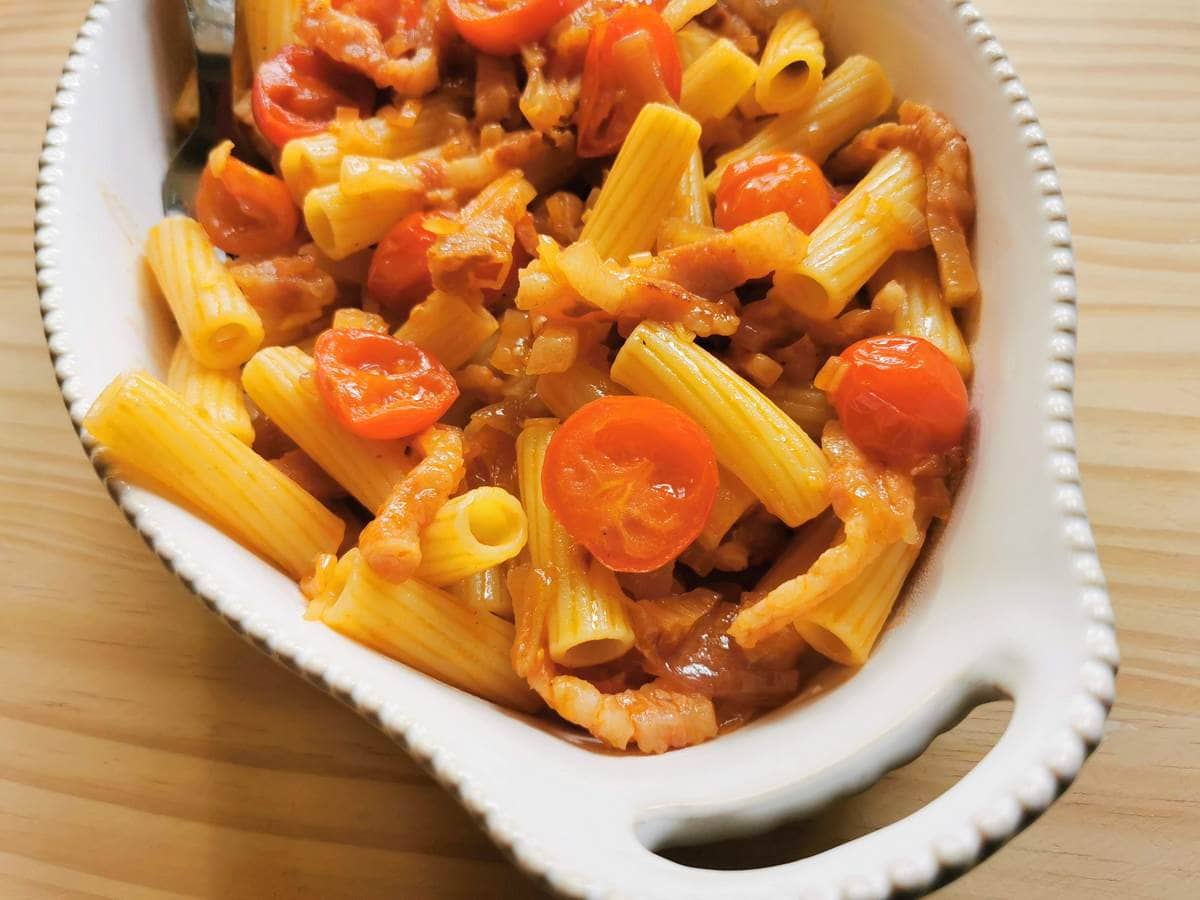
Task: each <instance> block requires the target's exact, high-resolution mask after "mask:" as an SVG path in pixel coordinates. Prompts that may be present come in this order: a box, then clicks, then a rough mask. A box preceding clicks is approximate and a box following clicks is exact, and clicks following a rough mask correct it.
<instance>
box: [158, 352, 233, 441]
mask: <svg viewBox="0 0 1200 900" xmlns="http://www.w3.org/2000/svg"><path fill="white" fill-rule="evenodd" d="M240 375H241V373H240V372H239V371H238V370H237V369H236V368H233V369H209V368H206V367H205V366H202V365H200V363H198V362H197V361H196V358H195V357H194V356H192V353H191V351H190V350H188V348H187V342H186V341H184V340H183V339H182V338H181V339H180V341H179V343H178V344H176V345H175V353H174V354H173V355H172V356H171V365H170V366H169V367H168V369H167V387H169V388H170V389H171V390H173V391H175V392H176V393H177V394H179V396H180V397H182V398H183V402H184V403H186V404H187V405H188V406H190V407H192V408H193V409H194V410H196V411H197V412H198V413H200V415H202V416H204V418H206V419H208V421H210V422H212V423H213V424H214V425H216V426H217V427H218V428H220V429H221V430H222V431H228V432H229V433H230V434H232V435H233V436H234V437H235V438H237V439H238V440H239V441H241V442H242V443H243V444H253V443H254V425H253V423H251V421H250V413H249V411H248V410H247V409H246V397H245V394H244V393H243V392H242V382H241V379H240V377H239V376H240Z"/></svg>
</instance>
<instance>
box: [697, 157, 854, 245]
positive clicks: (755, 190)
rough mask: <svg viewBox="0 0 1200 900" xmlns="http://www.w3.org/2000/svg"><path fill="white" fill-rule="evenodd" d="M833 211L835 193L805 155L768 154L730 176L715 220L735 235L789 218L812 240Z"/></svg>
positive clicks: (724, 177)
mask: <svg viewBox="0 0 1200 900" xmlns="http://www.w3.org/2000/svg"><path fill="white" fill-rule="evenodd" d="M833 206H834V199H833V188H831V187H830V186H829V182H828V181H826V180H825V175H824V174H823V173H822V172H821V167H820V166H818V165H817V164H816V163H815V162H813V161H812V160H811V159H809V158H808V157H807V156H801V155H800V154H799V153H767V154H764V155H762V156H753V157H751V158H750V159H744V160H742V161H741V162H736V163H734V164H733V165H731V166H729V168H727V169H726V170H725V174H724V175H722V176H721V184H720V186H719V187H718V188H717V209H716V214H715V216H714V219H715V221H716V223H717V227H718V228H724V229H725V230H726V231H730V230H732V229H734V228H737V227H738V226H739V225H745V224H746V223H747V222H753V221H754V220H755V219H761V218H762V217H763V216H769V215H771V213H777V212H785V213H787V214H788V218H789V219H791V220H792V224H793V225H795V226H796V227H797V228H799V229H800V230H801V231H804V232H807V233H810V234H811V233H812V230H813V229H814V228H816V227H817V226H818V225H820V224H821V220H822V219H824V218H825V217H826V216H827V215H829V212H830V210H832V209H833Z"/></svg>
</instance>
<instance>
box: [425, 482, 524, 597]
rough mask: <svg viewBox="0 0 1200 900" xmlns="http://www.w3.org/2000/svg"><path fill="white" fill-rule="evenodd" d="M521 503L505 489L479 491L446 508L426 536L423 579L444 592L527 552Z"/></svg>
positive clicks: (426, 529) (444, 507)
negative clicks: (445, 587) (446, 587)
mask: <svg viewBox="0 0 1200 900" xmlns="http://www.w3.org/2000/svg"><path fill="white" fill-rule="evenodd" d="M527 534H528V531H527V529H526V527H525V510H524V509H522V508H521V502H520V501H519V500H517V498H516V497H514V496H513V495H512V494H510V493H509V492H508V491H506V490H504V488H500V487H495V486H489V487H477V488H474V489H472V490H469V491H467V492H466V493H465V494H462V495H461V496H458V497H453V498H451V499H450V500H447V501H446V502H445V503H444V504H442V507H441V509H439V510H438V511H437V514H436V515H435V516H434V517H433V521H432V522H430V523H429V524H428V525H426V526H425V529H424V531H422V532H421V565H420V567H419V568H418V569H417V576H416V577H417V578H420V579H421V580H422V581H426V582H428V583H429V584H432V585H437V586H438V587H444V586H446V585H450V584H453V583H454V582H456V581H461V580H462V579H464V578H467V577H469V576H471V575H474V574H475V573H477V572H482V571H483V570H484V569H488V568H492V567H493V566H498V565H499V564H500V563H502V562H507V561H508V560H510V559H512V558H513V557H514V556H516V555H517V554H518V553H520V552H521V551H522V550H523V549H524V547H525V539H526V536H527Z"/></svg>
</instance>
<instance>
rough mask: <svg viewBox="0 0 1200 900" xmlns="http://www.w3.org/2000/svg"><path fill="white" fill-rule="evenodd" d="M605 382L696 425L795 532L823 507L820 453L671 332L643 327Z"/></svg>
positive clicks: (750, 390)
mask: <svg viewBox="0 0 1200 900" xmlns="http://www.w3.org/2000/svg"><path fill="white" fill-rule="evenodd" d="M612 377H613V378H614V379H615V380H616V381H617V382H618V383H619V384H621V385H623V386H624V387H626V388H628V389H629V390H631V391H633V392H634V393H635V394H643V395H646V396H651V397H657V398H659V399H660V400H663V401H664V402H666V403H669V404H670V405H672V406H676V407H678V408H679V409H681V410H683V411H684V412H685V413H687V414H688V415H689V416H691V418H693V419H694V420H695V421H697V422H699V423H700V426H701V427H702V428H703V429H704V430H705V432H706V433H707V434H708V436H709V439H710V440H712V442H713V449H714V450H715V451H716V454H717V460H718V461H719V462H720V463H721V464H722V465H723V466H725V467H726V468H727V469H728V470H729V471H730V472H732V473H733V474H734V475H736V476H737V477H738V478H739V479H741V481H742V482H743V483H744V484H745V485H746V487H747V488H748V489H749V490H750V491H752V492H753V493H754V495H755V496H756V497H757V498H758V499H759V500H760V501H762V503H763V505H764V506H766V508H767V509H769V510H770V511H771V512H772V513H774V514H775V515H776V516H778V517H779V518H780V519H782V520H783V521H784V522H785V523H786V524H788V525H791V526H792V527H795V526H797V525H799V524H801V523H803V522H807V521H808V520H809V519H811V518H813V517H814V516H815V515H817V514H818V513H820V512H821V510H823V509H825V507H826V506H828V505H829V494H828V489H827V486H826V482H825V469H826V466H825V460H824V458H823V457H822V455H821V451H820V449H819V448H818V447H817V446H816V444H814V443H813V442H812V439H811V438H810V437H809V436H808V435H807V434H805V433H804V431H803V430H801V428H800V426H798V425H797V424H796V423H795V422H793V421H792V420H791V419H789V418H788V417H787V416H785V415H784V414H783V413H782V412H780V411H779V408H778V407H776V406H775V405H774V404H773V403H771V401H770V400H768V399H767V398H766V397H764V396H763V395H762V394H761V393H760V392H759V391H758V390H756V389H755V388H754V387H753V386H752V385H750V384H749V383H748V382H747V381H746V380H745V379H743V378H742V377H741V376H740V375H738V374H737V373H736V372H734V371H733V370H732V369H730V368H729V367H728V366H726V365H724V364H723V363H722V362H721V361H720V360H718V359H717V358H716V357H714V356H713V355H712V354H710V353H709V352H708V351H707V350H704V349H703V348H701V347H698V346H697V345H696V344H695V343H693V342H692V341H690V340H687V339H686V338H684V337H681V336H680V335H679V334H678V333H677V332H676V331H675V330H673V329H671V328H669V327H667V326H664V325H661V324H658V323H654V322H643V323H642V324H641V325H639V326H638V327H637V328H636V329H634V331H633V333H632V334H631V335H630V336H629V340H628V341H626V342H625V346H624V347H622V348H621V352H620V353H618V354H617V358H616V359H615V360H613V366H612Z"/></svg>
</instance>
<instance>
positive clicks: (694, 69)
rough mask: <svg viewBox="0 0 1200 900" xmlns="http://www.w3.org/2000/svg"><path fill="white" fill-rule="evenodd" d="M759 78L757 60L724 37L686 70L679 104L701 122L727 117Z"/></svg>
mask: <svg viewBox="0 0 1200 900" xmlns="http://www.w3.org/2000/svg"><path fill="white" fill-rule="evenodd" d="M758 77H761V76H760V75H759V69H758V66H757V65H756V64H755V62H754V60H752V59H751V58H750V57H749V56H747V55H746V54H745V53H743V52H742V51H741V50H739V49H738V48H737V46H736V45H734V43H733V41H731V40H729V39H728V38H721V39H720V40H718V41H715V42H714V43H713V44H712V45H711V46H710V47H709V48H708V49H707V50H705V51H704V52H703V53H701V54H700V56H699V57H698V58H697V59H696V61H695V62H693V63H692V64H691V65H689V66H688V67H687V68H686V69H684V71H683V90H682V93H680V95H679V105H680V107H681V108H682V109H683V111H684V112H686V113H687V114H688V115H690V116H691V117H692V118H693V119H695V120H696V121H697V122H700V123H701V124H704V123H705V122H707V121H708V120H709V119H721V118H724V117H725V116H727V115H729V113H730V111H731V110H732V109H733V108H734V107H735V106H737V103H738V101H739V100H740V99H742V97H743V96H745V94H746V91H748V90H750V88H751V87H752V86H753V85H754V80H755V78H758ZM814 92H815V88H814Z"/></svg>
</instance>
